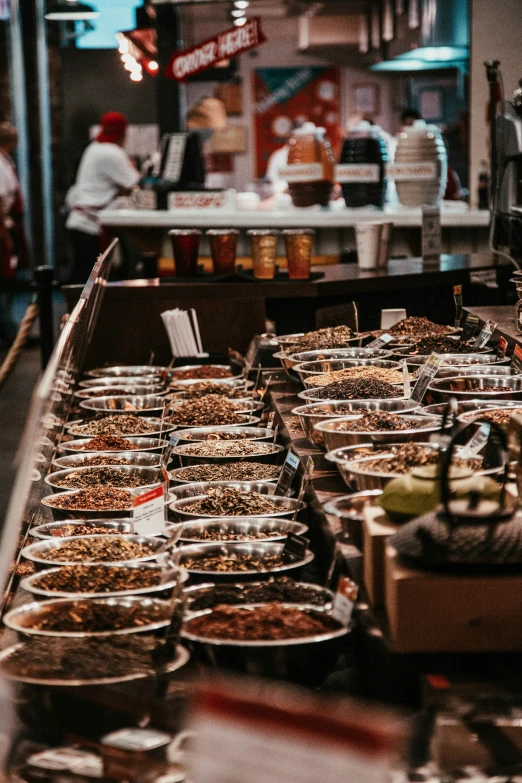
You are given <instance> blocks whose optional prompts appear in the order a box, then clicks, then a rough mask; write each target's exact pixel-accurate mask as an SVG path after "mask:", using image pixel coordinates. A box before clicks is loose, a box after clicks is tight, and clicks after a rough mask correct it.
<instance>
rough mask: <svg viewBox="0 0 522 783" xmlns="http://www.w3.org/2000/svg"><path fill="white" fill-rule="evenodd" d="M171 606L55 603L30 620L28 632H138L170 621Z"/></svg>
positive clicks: (28, 619)
mask: <svg viewBox="0 0 522 783" xmlns="http://www.w3.org/2000/svg"><path fill="white" fill-rule="evenodd" d="M167 613H168V606H161V607H157V606H139V604H135V605H133V606H131V607H123V606H112V605H111V604H108V603H96V602H95V601H93V600H90V601H83V600H80V601H71V602H69V601H67V602H66V603H58V602H53V606H49V607H46V608H45V609H44V610H42V611H41V612H40V613H39V615H38V617H34V616H32V617H27V618H25V622H24V623H23V624H22V627H24V628H34V629H35V630H38V631H61V632H62V633H66V632H69V633H70V632H73V633H74V632H80V631H90V632H91V633H92V632H101V631H117V630H119V629H121V628H137V627H140V626H142V625H148V624H149V623H152V622H155V621H158V620H163V619H166V616H167Z"/></svg>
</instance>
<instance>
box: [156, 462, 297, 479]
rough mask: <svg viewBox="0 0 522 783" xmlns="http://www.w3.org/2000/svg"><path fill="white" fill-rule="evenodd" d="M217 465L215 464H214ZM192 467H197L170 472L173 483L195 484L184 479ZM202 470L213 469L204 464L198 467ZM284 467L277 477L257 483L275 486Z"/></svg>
mask: <svg viewBox="0 0 522 783" xmlns="http://www.w3.org/2000/svg"><path fill="white" fill-rule="evenodd" d="M214 464H215V463H214ZM191 467H196V466H194V465H188V466H186V467H184V468H175V469H174V470H170V471H169V476H170V479H171V481H173V482H174V483H175V484H194V479H186V478H183V476H184V475H186V474H185V471H186V470H189V469H190V468H191ZM198 467H200V468H209V467H212V466H211V465H210V464H209V463H203V464H200V465H198ZM281 469H282V466H281V467H280V468H279V470H278V472H277V475H276V476H274V478H267V479H256V482H258V483H261V484H275V483H277V480H278V478H279V475H280V473H281Z"/></svg>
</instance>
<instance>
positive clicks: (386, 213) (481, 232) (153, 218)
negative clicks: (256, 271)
mask: <svg viewBox="0 0 522 783" xmlns="http://www.w3.org/2000/svg"><path fill="white" fill-rule="evenodd" d="M375 220H390V221H392V222H393V224H394V226H395V231H394V232H393V237H392V246H391V253H392V256H401V255H406V256H410V255H416V254H418V253H419V252H420V226H421V224H422V214H421V210H420V209H409V208H406V207H386V208H385V209H384V210H383V211H381V210H378V209H372V208H368V209H348V208H346V207H341V206H340V207H337V206H333V207H330V208H328V209H324V208H321V207H310V208H306V209H298V208H295V207H288V208H286V209H262V208H260V209H257V210H244V211H243V210H230V209H208V208H201V209H176V210H163V211H162V210H137V209H126V208H123V209H106V210H103V211H102V212H101V213H100V221H101V223H102V225H103V226H105V227H107V228H109V229H112V230H114V231H117V232H120V231H123V232H129V236H133V237H134V238H136V236H137V234H136V232H137V231H138V230H139V231H138V233H139V232H141V233H142V234H144V233H146V232H151V230H154V229H156V230H157V231H158V234H159V235H160V236H163V238H165V236H164V235H165V232H166V231H168V229H171V228H200V229H202V230H205V229H207V228H224V227H226V228H230V227H231V228H238V229H245V230H246V229H249V228H277V229H284V228H315V229H316V232H317V233H316V237H315V253H316V255H320V256H327V257H335V256H339V255H340V253H342V252H343V251H345V250H350V249H354V248H355V231H354V226H355V224H356V223H358V222H364V221H368V222H372V221H375ZM441 224H442V240H443V251H444V252H445V253H478V252H484V251H486V250H487V249H488V247H489V240H488V231H489V229H488V227H489V212H488V211H487V210H477V209H469V207H468V206H467V204H463V203H461V202H444V203H443V205H442V208H441ZM281 250H282V245H281ZM202 252H203V253H204V254H205V253H206V254H208V247H207V245H206V243H203V246H202ZM163 253H164V255H166V256H168V257H171V256H172V253H171V250H170V248H169V246H168V244H167V243H164V246H163ZM238 253H239V255H241V256H246V255H247V254H248V245H247V238H246V237H245V236H241V237H240V241H239V247H238ZM283 254H284V253H283Z"/></svg>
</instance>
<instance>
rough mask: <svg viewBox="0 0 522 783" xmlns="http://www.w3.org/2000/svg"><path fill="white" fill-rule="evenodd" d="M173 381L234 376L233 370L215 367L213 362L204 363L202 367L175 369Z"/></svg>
mask: <svg viewBox="0 0 522 783" xmlns="http://www.w3.org/2000/svg"><path fill="white" fill-rule="evenodd" d="M173 375H174V377H173V379H172V382H173V383H174V384H175V383H176V381H192V380H196V379H197V378H232V371H231V370H230V369H229V368H228V367H213V366H212V365H211V364H203V365H202V366H201V367H192V368H190V369H188V370H174V373H173Z"/></svg>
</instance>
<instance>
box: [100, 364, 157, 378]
mask: <svg viewBox="0 0 522 783" xmlns="http://www.w3.org/2000/svg"><path fill="white" fill-rule="evenodd" d="M168 372H170V367H158V366H154V365H152V364H128V365H127V364H122V365H112V366H109V367H95V368H94V369H93V370H87V372H86V373H85V375H87V376H88V377H89V378H127V377H128V378H141V377H142V376H145V377H147V376H151V375H159V376H161V375H162V373H168Z"/></svg>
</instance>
